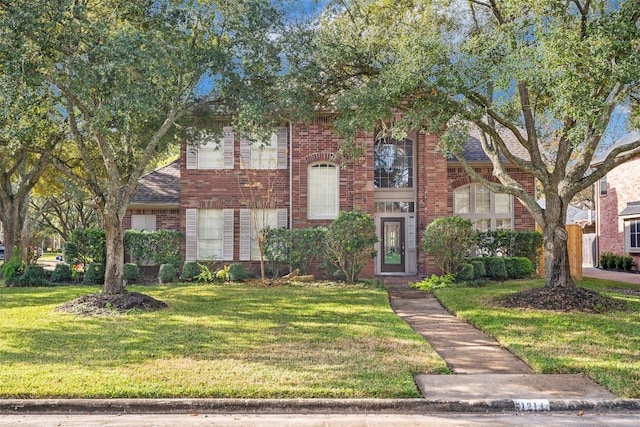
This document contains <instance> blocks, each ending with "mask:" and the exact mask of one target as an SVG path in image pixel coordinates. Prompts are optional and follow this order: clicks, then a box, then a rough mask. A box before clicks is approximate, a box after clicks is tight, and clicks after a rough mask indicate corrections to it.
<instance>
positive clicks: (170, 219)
mask: <svg viewBox="0 0 640 427" xmlns="http://www.w3.org/2000/svg"><path fill="white" fill-rule="evenodd" d="M131 215H155V216H156V230H180V210H179V209H130V210H129V211H127V214H126V215H125V217H124V220H123V222H122V223H123V227H124V229H125V230H128V229H130V228H131Z"/></svg>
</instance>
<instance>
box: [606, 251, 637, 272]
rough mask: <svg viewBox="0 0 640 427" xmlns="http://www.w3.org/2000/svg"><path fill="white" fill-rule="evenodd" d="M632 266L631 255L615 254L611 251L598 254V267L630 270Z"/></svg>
mask: <svg viewBox="0 0 640 427" xmlns="http://www.w3.org/2000/svg"><path fill="white" fill-rule="evenodd" d="M633 266H634V262H633V257H631V256H629V255H616V254H614V253H611V252H605V253H603V254H602V255H600V267H602V268H604V269H611V270H613V269H618V270H623V271H631V270H632V269H633Z"/></svg>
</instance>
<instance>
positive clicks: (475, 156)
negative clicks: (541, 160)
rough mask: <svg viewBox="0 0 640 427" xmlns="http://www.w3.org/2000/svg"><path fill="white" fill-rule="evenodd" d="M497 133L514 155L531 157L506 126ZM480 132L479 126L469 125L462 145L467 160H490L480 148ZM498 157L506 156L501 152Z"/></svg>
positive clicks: (451, 160) (453, 160)
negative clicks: (466, 136) (466, 138)
mask: <svg viewBox="0 0 640 427" xmlns="http://www.w3.org/2000/svg"><path fill="white" fill-rule="evenodd" d="M498 132H499V134H500V136H501V137H502V139H503V141H504V143H505V144H506V146H507V147H508V148H509V151H510V152H511V153H512V154H513V155H515V156H516V157H518V158H520V159H522V160H524V161H525V162H528V161H530V159H531V157H530V156H529V152H528V151H527V149H526V148H524V147H523V146H522V144H520V142H519V141H518V139H517V138H516V137H515V135H513V133H512V132H511V131H509V130H508V129H506V128H502V129H499V131H498ZM481 138H482V133H481V131H480V128H478V127H477V126H474V125H470V126H469V140H468V141H467V142H466V143H465V144H464V145H463V146H462V157H463V158H464V159H465V160H466V161H468V162H490V160H489V157H488V156H487V154H486V153H485V152H484V150H483V149H482V142H481ZM500 157H501V158H502V160H503V161H506V158H505V157H504V156H503V155H502V154H501V155H500ZM449 161H450V162H455V161H457V160H456V159H455V158H449Z"/></svg>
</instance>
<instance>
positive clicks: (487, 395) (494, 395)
mask: <svg viewBox="0 0 640 427" xmlns="http://www.w3.org/2000/svg"><path fill="white" fill-rule="evenodd" d="M386 287H387V290H388V292H389V301H390V304H391V307H392V308H393V310H394V311H395V312H396V314H398V316H400V317H401V318H403V319H404V320H405V321H406V322H407V323H408V324H409V325H410V326H411V327H412V328H413V329H414V330H415V331H416V332H418V333H419V334H421V335H422V336H423V337H424V338H425V339H426V340H427V341H428V342H429V343H430V344H431V345H432V346H433V348H434V349H435V351H436V352H437V353H438V354H439V355H440V356H442V358H443V359H444V360H445V362H446V363H447V366H448V367H449V369H451V371H452V372H453V373H454V374H457V375H418V376H416V379H415V380H416V383H417V385H418V387H419V389H420V391H421V393H422V395H423V396H424V397H425V398H426V399H427V400H451V399H458V400H463V401H470V400H478V399H480V400H483V399H484V400H490V401H496V400H502V399H508V400H513V401H524V400H531V399H542V400H544V402H541V403H539V404H540V405H542V407H543V409H544V410H548V409H550V403H549V401H550V400H555V401H567V400H572V401H577V402H583V403H584V402H591V403H593V402H598V401H600V402H608V403H607V405H609V404H610V402H612V401H615V396H614V395H613V394H612V393H610V392H609V391H607V390H606V389H604V388H602V387H600V386H599V385H598V384H596V383H594V382H593V381H591V380H590V379H588V378H587V377H586V376H584V375H579V374H577V375H541V374H534V373H533V371H532V370H531V368H530V367H529V366H527V365H526V364H525V363H524V362H523V361H522V360H520V359H519V358H517V357H516V356H515V355H513V354H512V353H510V352H509V351H507V350H506V349H505V348H503V347H501V346H500V344H499V343H498V342H497V341H495V340H494V339H493V338H491V337H489V336H488V335H486V334H484V333H483V332H482V331H480V330H478V329H476V328H474V327H473V326H471V325H470V324H468V323H466V322H464V321H462V320H460V319H458V318H457V317H455V316H454V315H452V314H451V313H449V312H448V311H447V310H445V309H444V307H442V305H441V304H440V303H439V302H438V300H437V299H436V298H435V297H434V296H433V295H432V294H430V293H427V292H424V291H421V290H417V289H411V288H409V287H408V285H407V284H406V283H388V284H386ZM527 404H528V403H523V405H525V406H526V405H527ZM529 404H530V403H529ZM516 405H517V403H516Z"/></svg>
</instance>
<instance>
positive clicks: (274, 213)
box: [240, 209, 288, 261]
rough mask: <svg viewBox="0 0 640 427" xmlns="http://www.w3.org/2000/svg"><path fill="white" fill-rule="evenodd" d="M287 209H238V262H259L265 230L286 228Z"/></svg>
mask: <svg viewBox="0 0 640 427" xmlns="http://www.w3.org/2000/svg"><path fill="white" fill-rule="evenodd" d="M287 215H288V214H287V209H240V260H241V261H249V260H254V261H255V260H259V259H260V245H259V239H261V238H263V237H264V230H265V229H266V228H286V227H287V221H288V216H287Z"/></svg>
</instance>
